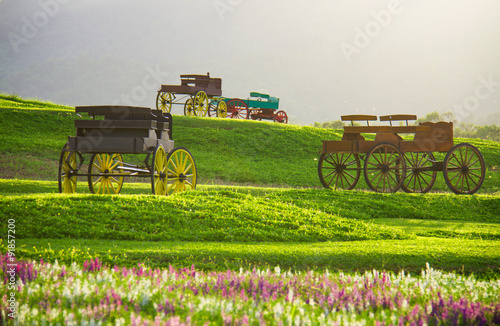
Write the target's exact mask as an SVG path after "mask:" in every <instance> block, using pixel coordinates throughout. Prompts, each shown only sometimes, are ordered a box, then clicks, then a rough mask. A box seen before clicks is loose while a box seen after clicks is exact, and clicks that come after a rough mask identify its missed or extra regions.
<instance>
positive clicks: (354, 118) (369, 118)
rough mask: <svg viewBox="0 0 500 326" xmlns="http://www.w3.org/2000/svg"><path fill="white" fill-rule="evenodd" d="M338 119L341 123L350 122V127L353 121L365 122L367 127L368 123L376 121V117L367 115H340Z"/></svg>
mask: <svg viewBox="0 0 500 326" xmlns="http://www.w3.org/2000/svg"><path fill="white" fill-rule="evenodd" d="M340 119H341V120H342V121H351V125H354V121H366V124H367V125H368V126H369V125H370V123H369V122H368V121H377V116H376V115H369V114H352V115H342V116H340Z"/></svg>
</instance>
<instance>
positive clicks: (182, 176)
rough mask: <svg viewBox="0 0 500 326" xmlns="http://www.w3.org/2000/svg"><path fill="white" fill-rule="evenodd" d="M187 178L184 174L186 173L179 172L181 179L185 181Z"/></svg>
mask: <svg viewBox="0 0 500 326" xmlns="http://www.w3.org/2000/svg"><path fill="white" fill-rule="evenodd" d="M186 180H187V177H186V176H185V175H184V173H181V174H179V181H180V182H184V181H186Z"/></svg>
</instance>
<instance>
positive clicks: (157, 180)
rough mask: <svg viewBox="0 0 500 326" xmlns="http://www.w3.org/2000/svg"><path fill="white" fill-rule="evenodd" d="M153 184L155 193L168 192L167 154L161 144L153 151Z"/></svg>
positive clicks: (162, 194) (162, 193)
mask: <svg viewBox="0 0 500 326" xmlns="http://www.w3.org/2000/svg"><path fill="white" fill-rule="evenodd" d="M151 186H152V190H153V195H161V196H165V195H166V194H167V154H166V153H165V150H164V149H163V146H161V145H159V146H157V147H156V149H155V151H154V153H153V162H152V165H151Z"/></svg>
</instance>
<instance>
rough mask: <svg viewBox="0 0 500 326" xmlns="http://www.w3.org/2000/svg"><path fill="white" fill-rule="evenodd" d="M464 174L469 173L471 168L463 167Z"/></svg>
mask: <svg viewBox="0 0 500 326" xmlns="http://www.w3.org/2000/svg"><path fill="white" fill-rule="evenodd" d="M462 172H463V173H467V172H469V167H468V166H467V165H464V166H462Z"/></svg>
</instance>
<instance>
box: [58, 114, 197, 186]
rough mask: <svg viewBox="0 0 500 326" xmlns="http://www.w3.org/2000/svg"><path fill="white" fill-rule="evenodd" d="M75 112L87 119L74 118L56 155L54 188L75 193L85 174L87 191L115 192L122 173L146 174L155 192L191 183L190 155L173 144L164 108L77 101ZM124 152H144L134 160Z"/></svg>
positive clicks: (193, 171) (192, 164)
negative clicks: (129, 160)
mask: <svg viewBox="0 0 500 326" xmlns="http://www.w3.org/2000/svg"><path fill="white" fill-rule="evenodd" d="M75 111H76V113H77V114H80V113H85V114H87V115H88V116H89V117H92V120H90V119H81V120H75V126H76V136H74V137H73V136H70V137H68V142H67V143H66V144H65V145H64V147H63V149H62V151H61V155H60V158H59V169H58V184H59V192H61V193H74V192H76V185H77V178H78V177H85V178H86V179H87V182H88V186H89V189H90V192H91V193H97V194H118V193H120V191H121V189H122V186H123V183H124V180H125V178H128V177H142V178H149V179H150V180H151V188H152V192H153V194H155V195H170V194H173V193H177V192H180V191H184V190H190V189H194V188H195V187H196V179H197V171H196V164H195V161H194V158H193V156H192V155H191V153H190V152H189V151H188V150H187V149H186V148H183V147H174V141H173V140H172V115H171V114H170V113H164V112H162V111H161V110H151V109H150V108H145V107H131V106H80V107H76V108H75ZM96 117H102V118H103V119H96ZM124 154H145V155H146V156H145V158H144V161H143V164H140V165H137V164H130V163H126V162H125V161H124V159H123V155H124ZM87 158H89V161H88V163H86V159H87ZM85 170H86V171H85Z"/></svg>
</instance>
